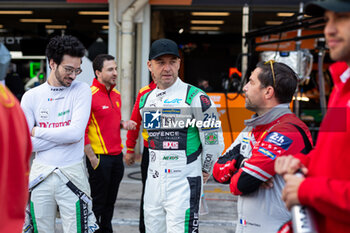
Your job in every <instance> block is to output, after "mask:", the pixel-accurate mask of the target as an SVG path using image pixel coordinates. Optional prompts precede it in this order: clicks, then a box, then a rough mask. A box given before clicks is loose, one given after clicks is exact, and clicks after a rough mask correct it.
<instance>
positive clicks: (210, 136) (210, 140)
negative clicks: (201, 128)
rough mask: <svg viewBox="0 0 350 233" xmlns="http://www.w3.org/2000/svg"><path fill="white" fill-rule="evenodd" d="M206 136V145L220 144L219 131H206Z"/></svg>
mask: <svg viewBox="0 0 350 233" xmlns="http://www.w3.org/2000/svg"><path fill="white" fill-rule="evenodd" d="M204 138H205V144H206V145H216V144H219V140H218V133H217V132H212V133H205V134H204Z"/></svg>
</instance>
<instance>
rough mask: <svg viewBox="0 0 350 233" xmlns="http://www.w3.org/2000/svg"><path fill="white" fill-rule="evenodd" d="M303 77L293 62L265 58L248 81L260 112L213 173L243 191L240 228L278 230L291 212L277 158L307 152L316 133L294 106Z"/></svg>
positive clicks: (248, 232)
mask: <svg viewBox="0 0 350 233" xmlns="http://www.w3.org/2000/svg"><path fill="white" fill-rule="evenodd" d="M297 82H298V78H297V75H296V74H295V73H294V71H293V70H292V69H291V68H290V67H288V66H287V65H285V64H283V63H279V62H274V61H272V60H271V61H268V62H259V63H258V64H257V68H256V69H255V70H254V71H253V73H252V74H251V76H250V78H249V81H248V83H247V84H246V85H245V86H244V88H243V91H244V92H245V107H246V108H247V109H248V110H251V111H253V112H255V113H256V114H254V115H253V116H252V118H251V119H249V120H245V121H244V124H245V125H246V128H245V129H244V130H243V131H242V132H241V133H240V134H239V135H238V137H237V139H236V140H235V141H234V142H233V144H232V145H231V146H230V147H229V148H228V149H227V150H226V152H225V153H224V154H223V155H222V156H221V157H220V158H219V159H218V161H217V162H216V163H215V165H214V170H213V176H214V178H215V179H216V180H217V181H218V182H220V183H229V184H230V190H231V193H232V194H233V195H239V197H238V203H237V209H238V223H237V227H236V232H237V233H242V232H244V233H253V232H264V233H265V232H266V233H270V232H271V233H272V232H277V231H278V229H279V228H280V227H281V226H282V225H283V224H284V223H285V222H287V221H289V220H290V218H291V215H290V213H289V211H288V210H287V209H286V207H285V206H284V203H283V201H282V200H281V198H280V196H281V194H282V189H283V186H284V181H283V178H282V177H281V176H279V175H276V173H275V170H274V163H275V159H276V158H278V157H280V156H282V155H286V154H295V153H299V152H303V153H307V152H309V151H310V149H311V142H312V139H311V134H310V132H309V129H308V128H307V126H306V125H305V124H304V123H303V122H302V121H301V120H300V119H299V118H297V116H295V114H293V113H292V112H291V110H290V109H289V104H290V102H291V101H292V98H293V95H294V92H295V89H296V87H297Z"/></svg>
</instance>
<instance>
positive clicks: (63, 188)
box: [23, 161, 98, 233]
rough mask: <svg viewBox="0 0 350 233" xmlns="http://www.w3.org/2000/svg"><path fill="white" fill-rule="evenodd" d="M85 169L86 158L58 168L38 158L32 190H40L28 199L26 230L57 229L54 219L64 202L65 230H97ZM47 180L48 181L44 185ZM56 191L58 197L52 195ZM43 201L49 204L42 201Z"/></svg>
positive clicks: (91, 232)
mask: <svg viewBox="0 0 350 233" xmlns="http://www.w3.org/2000/svg"><path fill="white" fill-rule="evenodd" d="M82 172H83V173H85V168H84V164H83V162H80V163H78V164H74V165H72V166H67V167H61V168H55V167H52V166H47V165H42V164H38V163H35V161H34V163H33V166H32V170H31V173H30V178H29V179H30V183H29V190H30V194H32V193H36V195H34V196H32V198H31V200H30V203H28V206H27V209H26V219H25V223H24V226H23V232H25V233H32V232H33V233H34V232H54V231H55V230H54V229H55V226H54V224H52V223H53V222H55V219H56V210H57V204H58V205H59V206H60V214H61V218H62V221H63V222H64V223H65V224H63V230H64V232H77V233H93V232H95V231H96V230H97V229H98V225H97V224H96V219H95V216H94V214H93V212H92V201H91V197H90V196H88V194H89V193H90V189H89V188H90V187H89V185H88V183H87V179H86V174H82ZM44 183H45V184H46V185H41V184H44ZM76 184H77V185H76ZM52 187H56V189H52ZM53 190H55V191H53ZM52 192H55V193H57V195H54V196H56V199H55V198H54V197H52V198H48V195H52ZM62 194H64V195H62ZM43 201H44V203H45V204H41V203H43ZM56 202H57V204H56ZM35 203H40V205H36V204H35ZM77 220H78V221H77ZM38 222H40V226H39V227H38Z"/></svg>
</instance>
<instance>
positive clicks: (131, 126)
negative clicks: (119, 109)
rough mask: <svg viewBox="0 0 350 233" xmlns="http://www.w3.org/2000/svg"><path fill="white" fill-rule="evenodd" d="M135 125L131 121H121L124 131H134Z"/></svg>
mask: <svg viewBox="0 0 350 233" xmlns="http://www.w3.org/2000/svg"><path fill="white" fill-rule="evenodd" d="M136 125H137V124H136V122H135V121H133V120H128V121H122V126H123V129H126V130H134V129H136Z"/></svg>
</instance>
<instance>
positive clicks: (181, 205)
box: [139, 78, 224, 233]
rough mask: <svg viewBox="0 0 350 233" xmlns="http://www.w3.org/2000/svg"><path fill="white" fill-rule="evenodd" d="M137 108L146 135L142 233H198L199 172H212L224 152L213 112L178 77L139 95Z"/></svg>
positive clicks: (210, 104) (210, 105)
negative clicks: (143, 228)
mask: <svg viewBox="0 0 350 233" xmlns="http://www.w3.org/2000/svg"><path fill="white" fill-rule="evenodd" d="M139 107H140V112H141V116H142V118H143V127H144V128H145V129H146V130H147V132H148V136H149V137H148V144H149V154H150V158H149V168H148V174H147V177H148V178H147V181H146V188H145V196H144V211H145V225H146V232H147V233H165V232H168V233H170V232H172V233H181V232H198V211H199V202H200V197H201V192H202V183H203V181H202V172H203V171H204V172H207V173H209V174H210V173H211V172H212V166H213V163H214V162H215V161H216V159H217V157H218V156H219V155H221V152H222V150H223V149H224V142H223V136H222V130H221V124H220V121H219V117H218V114H217V111H216V107H215V105H214V103H213V102H212V101H211V100H210V98H209V97H208V96H207V95H206V94H205V93H204V92H202V91H201V90H200V89H198V88H196V87H193V86H191V85H189V84H186V83H184V82H182V81H181V80H180V78H177V80H176V82H175V83H174V84H173V85H172V86H171V87H169V88H167V89H166V90H160V89H154V90H153V91H151V92H149V93H147V94H145V95H144V96H143V97H142V98H141V100H140V105H139ZM205 122H206V123H205Z"/></svg>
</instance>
